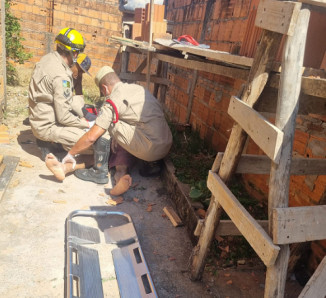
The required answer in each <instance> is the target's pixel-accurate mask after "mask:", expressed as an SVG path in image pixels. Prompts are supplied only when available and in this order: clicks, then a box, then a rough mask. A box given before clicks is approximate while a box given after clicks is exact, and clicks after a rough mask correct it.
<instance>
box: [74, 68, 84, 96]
mask: <svg viewBox="0 0 326 298" xmlns="http://www.w3.org/2000/svg"><path fill="white" fill-rule="evenodd" d="M82 80H83V75H82V74H81V73H79V72H78V75H77V77H76V78H73V81H74V89H75V94H76V95H83V85H82Z"/></svg>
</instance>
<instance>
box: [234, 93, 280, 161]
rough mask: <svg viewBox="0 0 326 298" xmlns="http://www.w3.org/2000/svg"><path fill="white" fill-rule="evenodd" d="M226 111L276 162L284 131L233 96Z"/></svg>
mask: <svg viewBox="0 0 326 298" xmlns="http://www.w3.org/2000/svg"><path fill="white" fill-rule="evenodd" d="M228 113H229V115H230V116H231V117H232V118H233V119H234V120H235V121H237V122H238V123H239V125H241V127H242V128H243V129H244V130H245V131H246V133H247V134H248V135H249V136H250V137H251V138H252V139H253V140H254V142H255V143H256V144H257V145H258V146H259V147H260V148H261V149H262V150H263V151H264V152H265V153H266V155H267V156H268V157H269V158H270V159H272V160H273V161H274V162H275V163H278V160H279V158H280V148H281V146H282V142H283V135H284V133H283V132H282V131H281V130H280V129H278V128H277V127H276V126H275V125H273V124H271V123H270V122H269V121H268V120H266V119H265V118H264V117H263V116H261V115H260V114H259V113H258V112H256V111H255V110H254V109H252V108H251V107H250V106H249V105H248V104H246V103H245V102H243V101H242V100H240V99H238V98H236V97H235V96H232V97H231V100H230V105H229V109H228Z"/></svg>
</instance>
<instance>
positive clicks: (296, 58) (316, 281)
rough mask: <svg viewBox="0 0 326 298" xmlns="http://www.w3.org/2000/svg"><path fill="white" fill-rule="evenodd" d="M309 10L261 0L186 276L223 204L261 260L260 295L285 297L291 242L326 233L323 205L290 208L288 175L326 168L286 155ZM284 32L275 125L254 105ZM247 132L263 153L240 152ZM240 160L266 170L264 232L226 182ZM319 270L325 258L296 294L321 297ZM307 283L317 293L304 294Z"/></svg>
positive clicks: (247, 168)
mask: <svg viewBox="0 0 326 298" xmlns="http://www.w3.org/2000/svg"><path fill="white" fill-rule="evenodd" d="M305 1H307V0H305ZM309 18H310V10H309V9H306V8H302V4H301V3H299V2H287V1H284V2H283V1H282V2H281V1H275V0H261V1H260V4H259V7H258V11H257V17H256V21H255V25H256V26H258V27H261V28H263V32H262V38H261V41H260V44H259V46H258V48H257V52H256V54H255V57H254V61H253V65H252V67H251V70H250V73H249V77H248V80H247V83H246V84H245V86H244V90H243V91H242V92H241V94H240V95H239V97H241V100H240V99H239V98H237V97H235V96H233V97H232V98H231V101H230V105H229V109H228V113H229V114H230V115H231V117H232V118H233V119H234V120H235V121H236V123H235V124H234V126H233V128H232V132H231V135H230V139H229V141H228V144H227V147H226V150H225V153H224V154H223V153H218V154H217V156H216V159H215V161H214V164H213V167H212V170H211V171H210V172H209V176H208V181H207V185H208V188H209V189H210V190H211V192H212V198H211V201H210V205H209V208H208V210H207V215H206V218H205V221H204V223H203V224H202V228H201V232H200V237H199V241H198V244H197V246H196V247H195V248H194V250H193V254H192V262H191V279H192V280H198V279H200V278H201V276H202V273H203V270H204V265H205V258H206V256H207V253H208V249H209V247H210V245H211V242H212V240H213V237H214V234H215V230H216V228H217V226H218V224H219V221H220V217H221V213H222V210H223V209H224V211H225V212H226V213H227V214H228V216H229V217H230V218H231V220H232V222H233V223H234V224H235V226H236V227H237V228H238V230H239V231H240V232H241V234H242V235H243V236H244V237H245V238H246V240H247V241H248V242H249V243H250V245H251V246H252V248H253V249H254V250H255V252H256V253H257V255H258V256H259V257H260V258H261V260H262V261H263V262H264V264H265V265H266V266H267V274H266V282H265V298H266V297H284V291H285V282H286V275H287V267H288V261H289V255H290V250H289V244H290V243H297V242H305V241H311V240H317V239H326V229H323V228H322V226H324V224H326V217H325V216H324V214H325V211H326V206H313V207H295V208H288V197H289V181H290V175H295V174H296V175H307V174H308V175H309V174H326V163H325V161H324V160H320V159H305V158H301V159H292V145H293V138H294V132H295V119H296V116H297V111H298V99H299V94H300V90H301V68H302V65H303V57H304V49H305V44H306V35H307V29H308V24H309ZM283 35H285V43H284V49H283V57H282V58H283V59H282V70H281V74H280V82H279V94H278V101H277V109H276V116H275V125H273V124H272V123H270V122H269V121H267V120H266V119H265V118H264V117H263V116H261V115H260V114H259V113H258V112H256V111H255V110H254V109H253V108H252V107H253V106H254V104H255V103H256V101H257V100H258V98H259V96H260V95H261V92H262V90H263V89H264V87H265V85H266V82H267V80H268V77H269V73H270V71H271V68H272V63H273V61H274V58H275V56H276V54H277V51H278V49H279V45H280V43H281V39H282V37H283ZM247 135H249V136H250V137H251V138H252V139H253V140H254V141H255V143H256V144H257V145H258V146H259V147H260V148H261V149H262V150H263V151H264V153H265V154H266V155H267V156H255V155H246V156H241V153H242V151H243V148H244V145H245V142H246V139H247ZM321 164H322V165H321ZM240 165H241V171H240V172H241V173H259V174H262V173H264V174H268V173H269V174H270V183H269V196H268V225H269V226H268V231H269V233H266V232H265V230H264V229H263V228H262V227H261V226H260V225H259V224H258V223H257V222H256V220H255V219H254V218H253V217H252V216H251V215H250V214H249V213H248V212H247V211H246V209H245V208H244V207H243V206H242V205H241V204H240V203H239V201H238V200H237V198H236V197H235V196H234V195H233V194H232V193H231V191H230V190H229V189H228V187H227V186H226V184H227V183H228V182H229V180H230V177H231V176H232V174H233V173H235V172H236V171H237V169H239V167H238V166H240ZM317 223H318V224H317ZM317 271H318V272H317ZM325 277H326V260H323V262H322V263H321V264H320V266H319V267H318V270H316V272H315V274H314V276H313V277H312V279H311V280H310V281H309V282H308V284H307V287H308V288H305V289H304V290H303V292H302V293H301V296H300V297H324V294H325V293H326V288H325V287H326V285H325V284H326V283H325V282H322V281H323V279H324V280H325ZM312 289H314V290H313V291H314V292H313V293H314V294H316V293H317V294H316V295H314V296H309V295H310V294H311V293H312V292H311V290H312ZM309 291H310V293H309ZM307 293H308V294H307Z"/></svg>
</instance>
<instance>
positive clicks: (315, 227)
mask: <svg viewBox="0 0 326 298" xmlns="http://www.w3.org/2000/svg"><path fill="white" fill-rule="evenodd" d="M325 214H326V206H325V205H324V206H309V207H291V208H274V209H273V240H274V243H276V244H289V243H298V242H306V241H313V240H322V239H326V229H325V226H326V216H325Z"/></svg>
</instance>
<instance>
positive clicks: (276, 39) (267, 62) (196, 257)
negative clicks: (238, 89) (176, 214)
mask: <svg viewBox="0 0 326 298" xmlns="http://www.w3.org/2000/svg"><path fill="white" fill-rule="evenodd" d="M281 39H282V34H280V33H275V32H271V31H267V30H263V34H262V38H261V42H260V44H259V46H258V49H257V52H256V55H255V58H254V62H253V65H252V67H251V70H250V73H249V77H248V81H247V84H246V86H245V88H244V92H243V95H242V97H241V99H242V100H243V101H245V102H246V103H247V104H248V105H250V106H253V105H254V104H255V102H256V101H257V99H258V98H259V96H260V94H261V92H262V90H263V89H264V87H265V85H266V82H267V79H268V76H269V72H270V71H271V69H272V63H273V61H274V58H275V56H276V54H277V51H278V49H279V45H280V43H281ZM246 138H247V134H246V133H245V132H244V131H243V129H242V128H241V126H240V125H238V124H235V125H234V126H233V128H232V132H231V136H230V139H229V142H228V145H227V147H226V151H225V153H224V156H223V159H222V162H221V167H220V170H219V176H220V177H221V179H222V180H223V181H224V182H225V183H227V182H228V181H229V179H230V177H231V175H232V174H233V172H234V171H235V169H236V167H237V164H238V161H239V159H240V157H241V153H242V150H243V147H244V144H245V142H246ZM221 213H222V207H221V205H220V204H219V203H218V201H217V200H216V199H215V198H214V197H213V196H212V197H211V201H210V205H209V208H208V211H207V214H206V219H205V223H204V225H203V229H202V231H201V234H200V238H199V241H198V244H197V246H196V247H195V248H194V251H193V254H192V264H191V269H190V270H191V276H190V277H191V279H192V280H198V279H200V278H201V276H202V273H203V270H204V265H205V259H206V256H207V252H208V249H209V247H210V245H211V242H212V240H213V237H214V233H215V229H216V228H217V226H218V223H219V220H220V217H221Z"/></svg>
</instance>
